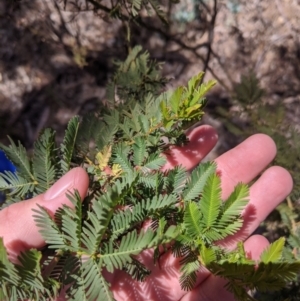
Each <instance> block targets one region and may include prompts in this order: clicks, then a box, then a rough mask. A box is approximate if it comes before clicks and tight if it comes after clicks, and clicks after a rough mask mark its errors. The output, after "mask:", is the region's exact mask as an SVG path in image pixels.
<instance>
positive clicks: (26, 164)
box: [0, 137, 35, 181]
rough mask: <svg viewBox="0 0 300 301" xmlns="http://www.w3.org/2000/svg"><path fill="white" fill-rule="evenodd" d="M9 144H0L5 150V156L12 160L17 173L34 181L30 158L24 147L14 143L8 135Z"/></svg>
mask: <svg viewBox="0 0 300 301" xmlns="http://www.w3.org/2000/svg"><path fill="white" fill-rule="evenodd" d="M8 139H9V142H10V145H9V146H5V145H3V144H0V148H1V149H3V150H4V151H5V154H6V156H7V158H8V159H9V160H10V161H11V162H13V164H14V165H15V166H16V168H17V172H18V175H19V176H21V177H22V178H24V179H26V180H27V181H34V180H35V177H34V175H33V172H32V167H31V163H30V160H29V158H28V156H27V152H26V149H25V147H24V146H23V145H22V144H21V143H20V141H19V143H18V145H16V144H15V143H14V141H13V140H12V139H11V138H10V137H8Z"/></svg>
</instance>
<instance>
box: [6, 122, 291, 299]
mask: <svg viewBox="0 0 300 301" xmlns="http://www.w3.org/2000/svg"><path fill="white" fill-rule="evenodd" d="M189 139H190V142H189V144H188V145H186V146H184V147H181V148H173V149H172V151H171V153H170V154H168V155H167V159H168V163H167V164H166V166H165V169H169V168H172V167H173V166H175V165H183V166H185V167H186V168H187V169H191V168H193V167H194V166H196V165H197V164H198V163H199V162H200V161H201V160H202V159H203V158H204V157H205V156H206V154H207V153H208V152H209V151H210V150H211V149H212V148H213V146H214V145H215V143H216V141H217V136H216V133H215V131H214V130H213V129H212V128H210V127H207V126H202V127H199V128H197V129H194V130H193V131H191V132H190V133H189ZM275 154H276V148H275V145H274V143H273V141H272V140H271V139H270V138H269V137H267V136H265V135H255V136H252V137H250V138H249V139H247V140H246V141H244V142H243V143H242V144H240V145H239V146H237V147H236V148H234V149H232V150H230V151H229V152H227V153H225V154H224V155H222V156H220V157H219V158H218V159H216V162H217V165H218V170H219V172H220V174H221V182H222V196H223V198H226V197H228V195H229V194H230V193H231V191H232V190H233V188H234V186H235V185H236V184H237V183H238V182H244V183H249V182H250V181H252V180H253V179H254V178H255V177H257V175H259V174H260V173H261V172H262V171H263V169H264V168H265V167H266V166H267V165H268V164H269V163H270V162H271V160H272V159H273V158H274V156H275ZM87 188H88V177H87V175H86V173H85V172H84V171H83V170H82V169H79V168H78V169H75V170H72V171H71V172H69V173H68V174H67V175H66V176H64V177H63V178H62V179H61V180H59V181H58V182H57V183H56V184H55V185H54V186H53V187H52V188H51V189H50V190H49V191H48V192H46V193H45V194H43V195H40V196H38V197H36V198H34V199H31V200H28V201H25V202H20V203H17V204H14V205H12V206H10V207H7V208H6V209H4V210H2V211H0V225H1V227H0V237H3V239H4V243H5V245H6V247H7V248H8V250H9V251H10V257H11V258H12V260H15V259H14V258H15V256H16V255H17V254H18V253H20V251H23V250H25V249H28V248H39V247H42V246H43V245H44V241H43V240H42V238H41V236H40V234H39V233H38V229H37V228H36V226H35V224H34V221H33V219H32V209H33V208H35V207H36V204H39V205H42V206H44V207H45V208H47V209H48V211H49V212H52V213H54V212H55V211H56V210H57V209H58V208H59V207H60V206H61V205H62V204H68V205H70V203H68V200H67V199H66V197H65V194H66V192H67V191H68V190H73V189H77V190H78V191H79V193H80V195H81V196H82V197H84V196H85V194H86V191H87ZM291 189H292V180H291V177H290V175H289V174H288V172H287V171H286V170H284V169H283V168H281V167H271V168H269V169H267V170H266V171H265V172H264V173H263V174H262V175H261V176H260V178H259V179H258V180H257V181H256V182H255V183H254V184H253V185H252V186H251V188H250V203H249V205H248V208H252V209H253V210H252V211H251V213H250V210H245V212H244V220H245V224H244V227H243V231H241V232H240V233H238V234H237V235H235V237H233V238H231V239H229V240H227V241H226V246H228V247H229V248H233V247H235V244H236V242H237V241H240V240H245V239H247V237H248V236H249V235H250V234H251V233H252V232H253V231H254V230H255V229H256V228H257V226H258V225H259V223H260V222H261V221H262V220H264V219H265V218H266V216H267V215H268V214H269V213H270V211H271V210H273V209H274V208H275V207H276V206H277V205H278V204H279V203H280V202H281V201H282V200H283V199H284V198H285V197H286V196H287V195H288V194H289V193H290V191H291ZM49 200H51V202H49ZM20 211H21V212H23V215H22V216H20V214H19V212H20ZM250 214H251V216H250ZM16 221H17V222H16ZM267 245H268V242H267V241H266V239H265V238H263V237H261V236H252V237H250V238H248V239H247V240H246V241H245V248H246V251H247V252H248V254H249V256H251V257H252V258H253V259H256V258H258V257H259V254H260V253H261V252H262V250H263V249H264V248H265V247H266V246H267ZM151 252H152V251H151V250H147V251H144V252H143V253H142V254H140V255H139V257H140V259H141V261H142V262H143V263H144V264H145V265H146V267H147V268H148V269H150V270H151V271H152V273H151V274H150V275H149V276H148V277H147V280H146V281H144V282H138V281H135V280H132V279H131V277H130V276H129V275H127V274H126V273H125V272H123V271H118V272H116V273H114V274H113V275H112V274H109V273H107V275H106V278H107V280H108V281H109V282H110V283H111V289H112V291H113V294H114V297H115V299H116V300H117V301H121V300H122V301H127V300H128V301H129V300H130V301H148V300H149V301H150V300H151V301H160V300H164V301H169V300H170V301H171V300H172V301H174V300H181V301H193V300H198V301H206V300H218V299H219V297H218V295H219V294H220V295H221V296H222V299H223V300H226V301H229V300H234V299H233V298H232V295H230V294H229V293H228V292H227V291H226V290H225V289H224V287H223V286H224V282H223V280H222V279H220V278H217V277H214V276H213V275H211V274H210V273H209V272H208V271H207V270H205V269H203V270H201V271H199V273H198V275H197V283H196V286H195V288H194V289H193V290H192V291H190V292H186V291H183V290H181V288H180V283H179V276H180V271H179V259H178V258H174V257H173V256H172V254H170V253H166V254H164V255H162V257H161V258H160V260H159V261H158V263H157V264H156V265H154V263H153V257H152V254H151ZM63 299H64V297H63V296H61V297H60V298H58V300H63Z"/></svg>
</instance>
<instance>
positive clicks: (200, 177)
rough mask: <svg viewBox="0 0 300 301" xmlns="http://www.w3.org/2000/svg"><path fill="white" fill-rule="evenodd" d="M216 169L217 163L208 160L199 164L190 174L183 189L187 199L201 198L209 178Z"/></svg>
mask: <svg viewBox="0 0 300 301" xmlns="http://www.w3.org/2000/svg"><path fill="white" fill-rule="evenodd" d="M215 171H216V164H215V163H211V162H206V163H202V164H200V165H198V166H197V167H196V168H195V169H194V170H193V171H192V174H191V176H190V179H189V180H188V182H187V185H186V188H185V189H184V191H183V199H184V200H185V201H190V200H195V199H197V200H199V199H200V195H201V194H202V192H203V188H204V186H205V184H206V181H207V179H208V178H209V177H210V176H211V175H212V174H213V173H214V172H215Z"/></svg>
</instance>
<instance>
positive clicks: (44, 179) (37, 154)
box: [32, 129, 58, 193]
mask: <svg viewBox="0 0 300 301" xmlns="http://www.w3.org/2000/svg"><path fill="white" fill-rule="evenodd" d="M57 156H58V155H57V153H56V145H55V133H54V131H53V130H50V129H46V130H45V131H44V132H43V134H42V135H41V136H40V138H39V139H38V140H37V142H36V143H35V146H34V156H33V161H32V165H33V172H34V177H35V178H36V179H37V182H38V184H37V186H36V191H37V193H43V192H44V191H46V190H47V189H49V188H50V187H51V186H52V185H53V184H54V182H55V181H56V180H57V178H58V170H57V166H56V165H55V161H56V160H57Z"/></svg>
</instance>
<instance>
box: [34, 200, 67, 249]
mask: <svg viewBox="0 0 300 301" xmlns="http://www.w3.org/2000/svg"><path fill="white" fill-rule="evenodd" d="M37 206H38V209H32V211H33V212H34V215H33V218H34V221H35V223H36V225H37V227H38V228H39V232H40V233H41V235H42V236H43V238H44V240H45V242H46V243H47V244H48V245H49V246H48V248H50V249H61V250H64V249H68V244H67V242H66V241H65V238H64V235H63V233H62V232H61V230H60V229H59V227H58V225H57V224H56V223H55V221H54V220H53V219H52V217H51V216H50V214H49V212H48V211H47V210H46V209H45V208H43V207H41V206H40V205H37Z"/></svg>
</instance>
